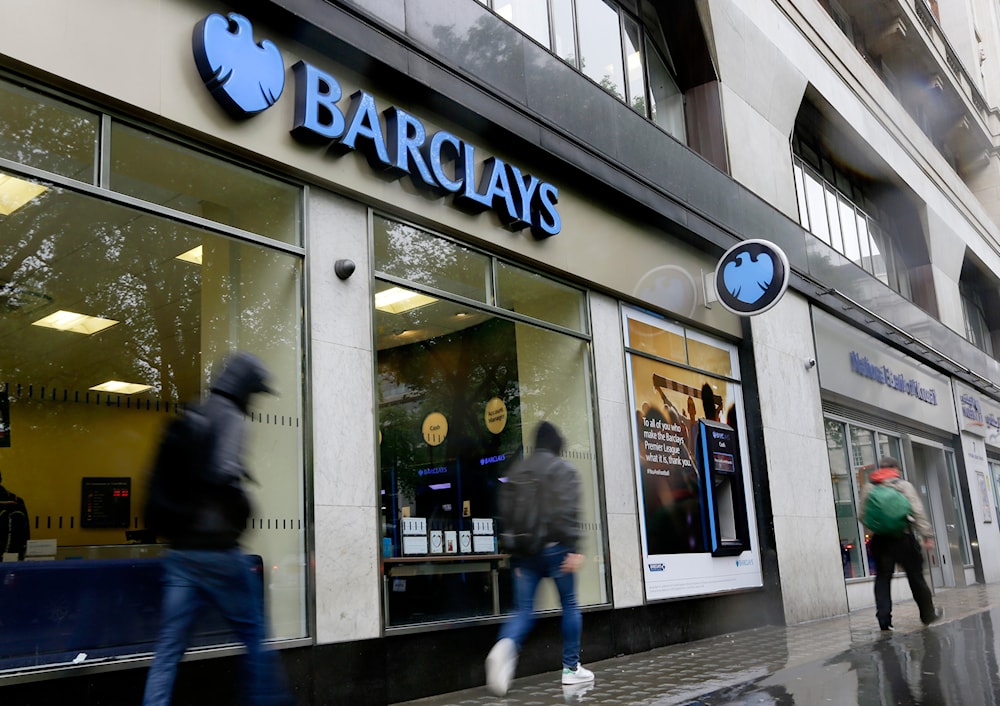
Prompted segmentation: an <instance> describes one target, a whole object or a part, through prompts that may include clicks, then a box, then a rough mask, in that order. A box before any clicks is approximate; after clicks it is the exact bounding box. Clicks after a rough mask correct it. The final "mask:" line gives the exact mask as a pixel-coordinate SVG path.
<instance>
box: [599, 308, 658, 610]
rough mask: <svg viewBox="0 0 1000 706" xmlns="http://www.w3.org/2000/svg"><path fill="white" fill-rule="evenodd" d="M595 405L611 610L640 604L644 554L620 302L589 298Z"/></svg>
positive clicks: (641, 600)
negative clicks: (604, 510) (608, 555)
mask: <svg viewBox="0 0 1000 706" xmlns="http://www.w3.org/2000/svg"><path fill="white" fill-rule="evenodd" d="M590 306H591V323H592V324H593V330H594V360H595V368H596V370H595V376H596V383H597V405H598V408H599V410H600V415H601V416H600V421H599V423H600V428H601V461H602V465H603V468H604V495H605V507H606V512H607V515H606V517H607V523H608V550H609V553H610V554H611V582H612V596H611V598H612V601H613V603H614V606H615V608H627V607H630V606H637V605H642V603H643V596H644V594H645V592H644V590H643V583H642V549H641V543H640V539H639V516H638V512H639V505H638V502H637V500H636V494H635V493H636V490H635V487H636V486H635V465H634V454H633V449H632V431H631V428H630V426H629V420H630V419H631V417H632V414H633V412H632V410H631V405H630V403H629V397H628V385H627V383H626V379H627V378H626V375H625V343H624V339H623V333H622V321H621V309H620V308H619V305H618V302H617V301H616V300H614V299H612V298H610V297H606V296H603V295H600V294H593V293H592V294H591V296H590Z"/></svg>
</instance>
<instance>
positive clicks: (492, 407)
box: [483, 397, 507, 434]
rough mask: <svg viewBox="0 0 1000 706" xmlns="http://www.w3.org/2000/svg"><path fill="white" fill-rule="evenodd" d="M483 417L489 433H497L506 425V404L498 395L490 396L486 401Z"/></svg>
mask: <svg viewBox="0 0 1000 706" xmlns="http://www.w3.org/2000/svg"><path fill="white" fill-rule="evenodd" d="M483 419H484V420H485V421H486V428H487V429H489V430H490V433H491V434H499V433H500V432H502V431H503V430H504V427H506V426H507V405H505V404H504V403H503V400H502V399H500V398H499V397H494V398H492V399H491V400H490V401H489V402H487V403H486V410H485V411H484V412H483Z"/></svg>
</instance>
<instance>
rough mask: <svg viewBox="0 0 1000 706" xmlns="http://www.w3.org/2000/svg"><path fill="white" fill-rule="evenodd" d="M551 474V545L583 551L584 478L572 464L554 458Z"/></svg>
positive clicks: (572, 550)
mask: <svg viewBox="0 0 1000 706" xmlns="http://www.w3.org/2000/svg"><path fill="white" fill-rule="evenodd" d="M551 469H552V472H551V473H550V474H549V480H550V483H549V488H548V491H549V497H550V499H551V501H552V504H551V507H552V511H553V514H552V519H551V522H550V525H549V531H548V538H549V540H550V541H553V542H559V543H560V544H563V545H565V546H566V547H567V548H568V549H569V550H570V551H571V552H574V553H579V551H580V546H579V545H580V502H581V489H580V476H579V474H578V473H577V471H576V469H575V468H574V467H573V466H572V465H570V463H569V462H568V461H565V460H564V459H562V458H558V457H556V458H554V459H553V462H552V467H551Z"/></svg>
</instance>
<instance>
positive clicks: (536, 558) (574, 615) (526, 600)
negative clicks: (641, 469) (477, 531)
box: [486, 422, 594, 696]
mask: <svg viewBox="0 0 1000 706" xmlns="http://www.w3.org/2000/svg"><path fill="white" fill-rule="evenodd" d="M562 448H563V438H562V436H561V435H560V434H559V431H558V430H557V429H556V427H555V426H554V425H553V424H551V423H549V422H542V423H541V424H539V426H538V429H537V431H536V432H535V451H534V453H532V454H531V455H530V456H529V457H528V458H526V459H524V460H522V461H521V462H520V463H518V464H516V465H515V466H514V468H513V469H511V471H510V473H509V474H508V482H507V483H505V484H504V485H503V486H501V491H500V520H501V523H502V524H501V538H502V539H504V538H507V539H506V541H505V547H504V548H505V549H506V550H507V551H510V552H511V567H512V570H513V578H514V611H515V612H514V615H513V617H512V618H511V619H510V620H509V621H507V622H506V623H505V624H504V625H503V627H502V628H501V629H500V639H499V640H498V641H497V643H496V644H495V645H494V646H493V649H491V650H490V653H489V655H488V656H487V657H486V686H487V688H489V690H490V691H491V692H492V693H493V694H495V695H497V696H503V695H504V694H506V693H507V689H508V688H509V687H510V681H511V679H512V678H513V676H514V671H515V669H516V667H517V656H518V652H519V651H520V649H521V645H522V644H523V643H524V640H525V638H527V637H528V633H530V632H531V628H532V626H533V624H534V620H535V612H534V608H535V591H536V590H537V589H538V584H539V583H540V582H541V580H542V579H543V578H546V577H548V578H551V579H552V580H553V581H554V582H555V584H556V589H557V590H558V591H559V602H560V604H561V605H562V637H563V652H562V665H563V670H562V683H563V685H565V686H572V685H576V684H586V683H588V682H592V681H593V680H594V673H593V672H591V671H590V670H588V669H586V668H584V667H583V666H582V665H581V664H580V636H581V631H582V629H583V619H582V617H581V615H580V607H579V606H578V605H577V602H576V577H575V576H574V574H575V573H576V571H577V570H578V569H579V568H580V566H581V565H582V564H583V555H582V554H580V553H579V552H578V548H577V545H578V543H579V540H580V526H579V514H580V479H579V477H578V476H577V472H576V469H575V468H573V466H571V465H570V464H569V463H568V462H567V461H565V460H563V459H562V458H560V456H559V454H560V453H561V452H562ZM518 489H520V490H521V491H522V493H523V491H524V490H525V489H527V490H528V493H529V494H528V495H527V496H526V495H525V494H522V493H519V492H518ZM530 494H534V499H535V502H532V498H531V496H530ZM519 495H520V497H519ZM528 505H530V506H532V507H534V508H536V510H535V511H533V512H530V513H523V512H520V510H523V508H524V507H525V506H528ZM505 521H506V523H505ZM522 523H523V524H528V525H534V526H533V527H531V526H518V525H521V524H522ZM512 525H513V526H512Z"/></svg>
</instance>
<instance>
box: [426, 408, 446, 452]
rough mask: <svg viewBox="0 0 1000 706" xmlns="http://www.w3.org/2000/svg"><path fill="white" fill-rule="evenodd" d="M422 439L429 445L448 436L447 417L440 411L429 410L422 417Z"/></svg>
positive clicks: (437, 442)
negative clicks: (428, 412)
mask: <svg viewBox="0 0 1000 706" xmlns="http://www.w3.org/2000/svg"><path fill="white" fill-rule="evenodd" d="M421 431H423V434H424V441H426V442H427V443H428V445H430V446H437V445H438V444H440V443H441V442H443V441H444V440H445V439H446V438H447V436H448V419H447V418H446V417H445V416H444V415H443V414H441V413H440V412H431V413H430V414H428V415H427V416H426V417H424V423H423V427H422V429H421Z"/></svg>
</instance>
